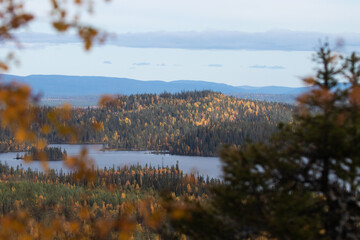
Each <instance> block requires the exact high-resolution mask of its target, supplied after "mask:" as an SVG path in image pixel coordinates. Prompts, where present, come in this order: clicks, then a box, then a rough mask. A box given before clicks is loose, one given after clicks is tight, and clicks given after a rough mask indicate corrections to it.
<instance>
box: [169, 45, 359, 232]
mask: <svg viewBox="0 0 360 240" xmlns="http://www.w3.org/2000/svg"><path fill="white" fill-rule="evenodd" d="M314 60H315V61H316V63H317V64H318V65H317V66H318V69H317V71H316V75H315V77H310V78H306V79H305V82H306V83H307V84H309V85H310V86H312V90H311V91H310V92H308V93H306V94H304V95H302V96H301V97H299V98H298V111H297V112H296V113H295V114H294V121H293V122H292V123H289V124H283V125H281V126H280V132H279V133H277V134H275V135H274V136H273V137H272V138H271V141H270V142H268V143H261V142H260V143H253V144H247V145H246V146H243V147H241V148H231V147H227V148H225V149H223V151H222V152H221V160H222V162H223V170H224V181H225V184H224V185H221V186H216V187H214V188H212V191H211V192H212V195H211V197H210V200H209V202H208V203H206V204H199V203H193V202H190V203H188V204H186V205H185V206H186V207H185V210H184V211H186V212H188V215H187V216H186V217H183V218H178V219H172V223H173V227H174V228H175V229H177V230H178V231H180V232H182V233H185V234H187V235H189V236H192V237H193V238H194V239H249V238H250V239H257V238H258V237H265V238H268V239H359V238H360V227H359V226H360V225H359V224H360V202H359V200H360V199H359V184H360V182H359V179H360V178H359V175H360V172H359V166H360V165H359V164H360V121H359V120H360V87H359V76H360V61H359V60H360V59H359V57H358V56H357V55H356V54H355V53H353V54H351V56H349V57H343V56H340V55H339V54H336V53H334V52H332V51H331V49H330V48H329V46H328V44H324V45H323V46H322V47H321V48H320V49H319V51H318V52H317V53H316V55H315V57H314ZM165 206H166V207H167V209H168V211H169V212H171V211H173V210H174V209H176V208H178V207H179V205H178V203H176V202H172V201H171V200H168V201H167V204H165ZM182 209H184V206H182ZM207 226H208V227H207ZM209 227H210V230H208V229H209Z"/></svg>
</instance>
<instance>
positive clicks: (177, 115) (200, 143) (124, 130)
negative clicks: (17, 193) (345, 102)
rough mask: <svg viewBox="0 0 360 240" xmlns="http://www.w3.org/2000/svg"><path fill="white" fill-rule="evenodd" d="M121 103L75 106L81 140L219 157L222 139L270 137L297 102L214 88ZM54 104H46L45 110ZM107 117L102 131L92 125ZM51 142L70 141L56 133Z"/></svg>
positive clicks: (125, 99)
mask: <svg viewBox="0 0 360 240" xmlns="http://www.w3.org/2000/svg"><path fill="white" fill-rule="evenodd" d="M120 102H121V103H122V104H121V107H110V106H109V107H104V108H87V109H80V108H78V109H74V118H73V119H72V124H81V125H82V126H81V129H82V131H81V132H80V137H79V142H80V143H104V146H105V147H106V148H108V149H109V150H110V149H121V150H125V149H126V150H130V149H131V150H155V151H168V152H170V153H172V154H184V155H203V156H214V155H217V151H218V149H219V147H220V146H221V145H222V144H230V145H241V144H243V143H244V142H245V141H246V140H247V139H249V140H253V141H259V140H264V139H266V138H267V137H268V136H270V135H271V134H272V133H273V132H274V131H276V127H277V124H278V123H279V122H288V121H290V120H291V115H292V111H293V106H290V105H286V104H281V103H266V102H259V101H251V100H242V99H239V98H236V97H229V96H226V95H224V94H221V93H216V92H211V91H194V92H183V93H177V94H170V93H164V94H160V95H156V94H139V95H130V96H122V97H120ZM51 109H52V108H43V111H42V114H44V115H45V114H46V112H47V111H51ZM94 121H101V122H103V125H104V129H103V131H102V132H96V131H95V130H93V129H92V128H91V127H89V126H91V124H92V123H93V122H94ZM48 139H49V141H50V142H53V143H62V142H66V140H63V139H61V138H59V137H58V136H57V135H55V134H54V133H52V134H50V135H49V136H48Z"/></svg>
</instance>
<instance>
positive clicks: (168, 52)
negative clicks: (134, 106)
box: [0, 0, 360, 87]
mask: <svg viewBox="0 0 360 240" xmlns="http://www.w3.org/2000/svg"><path fill="white" fill-rule="evenodd" d="M48 2H50V1H44V0H29V1H26V4H28V5H27V7H28V8H29V9H30V10H31V11H33V12H34V13H35V14H36V16H37V18H36V21H35V22H34V23H33V24H31V25H30V26H29V27H27V28H26V29H25V30H23V31H21V32H20V33H19V35H18V37H19V39H20V40H21V42H22V43H23V48H22V49H21V50H16V55H17V57H18V59H19V60H20V64H19V65H18V66H13V67H12V68H11V69H10V72H9V73H10V74H15V75H31V74H61V75H81V76H112V77H121V78H122V77H125V78H134V79H138V80H163V81H172V80H203V81H211V82H219V83H226V84H230V85H234V86H241V85H251V86H269V85H279V86H290V87H298V86H302V81H301V78H302V77H306V76H309V75H310V74H311V73H313V69H314V67H315V65H314V64H313V63H312V62H311V59H312V55H313V53H314V50H315V49H316V47H317V46H319V41H320V40H321V41H324V40H325V39H329V41H330V43H331V44H332V45H336V42H337V41H338V39H339V38H342V39H343V41H344V46H343V47H342V48H341V49H338V50H339V51H342V52H344V53H348V52H350V51H353V50H356V51H357V50H358V49H359V46H360V30H359V28H358V26H357V25H358V24H356V23H359V22H360V14H358V12H359V10H360V1H358V0H311V1H310V0H302V1H295V0H271V1H270V0H182V1H178V0H112V1H110V2H106V1H100V0H97V1H94V2H95V5H94V10H95V12H94V14H92V15H87V14H85V15H82V21H84V22H86V23H90V24H92V25H94V26H96V27H98V28H100V29H102V30H105V31H107V32H109V33H111V36H114V37H111V38H110V39H108V41H107V43H105V44H104V45H100V46H95V47H94V48H93V49H92V50H91V51H90V52H85V51H84V50H83V48H82V46H81V44H80V43H79V40H78V39H77V38H76V37H74V36H73V35H71V33H70V34H67V35H60V36H59V35H57V34H55V33H54V31H53V30H52V29H51V27H50V24H49V21H48V16H49V6H48V5H47V4H48ZM71 11H74V12H76V11H77V10H76V9H75V10H74V9H73V8H72V9H71ZM9 50H14V47H13V46H12V45H11V44H2V45H0V54H2V55H4V54H6V52H8V51H9Z"/></svg>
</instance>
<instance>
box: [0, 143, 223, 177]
mask: <svg viewBox="0 0 360 240" xmlns="http://www.w3.org/2000/svg"><path fill="white" fill-rule="evenodd" d="M50 146H51V147H61V149H65V150H66V152H67V154H68V155H77V154H78V153H79V152H80V150H81V149H82V148H84V147H85V148H87V149H88V153H89V156H90V157H91V159H93V160H94V162H95V163H96V165H97V167H98V168H101V169H103V168H104V167H107V168H109V167H113V166H115V167H118V166H120V167H123V166H125V165H127V166H129V165H136V164H140V165H141V166H145V165H146V164H148V165H149V166H150V165H151V166H155V167H157V166H169V167H170V166H172V165H175V164H176V162H177V161H178V162H179V168H180V169H182V170H183V171H184V173H196V174H200V175H203V176H209V177H211V178H219V177H221V163H220V159H219V158H217V157H194V156H178V155H170V154H152V153H151V152H149V151H101V150H100V149H101V148H102V145H88V144H87V145H70V144H51V145H50ZM16 154H17V152H8V153H0V162H2V163H3V164H4V163H7V164H8V165H9V166H12V167H17V166H20V167H22V168H24V169H27V168H31V169H33V170H40V171H41V170H42V167H41V163H40V162H38V161H33V162H32V163H25V162H24V161H23V160H17V159H15V157H16ZM22 154H24V153H23V152H19V155H22ZM49 166H50V168H51V169H55V170H60V169H63V170H64V171H67V170H68V169H67V168H66V167H65V166H64V165H63V162H62V161H52V162H49Z"/></svg>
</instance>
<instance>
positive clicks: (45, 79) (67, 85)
mask: <svg viewBox="0 0 360 240" xmlns="http://www.w3.org/2000/svg"><path fill="white" fill-rule="evenodd" d="M1 79H2V80H3V81H5V82H9V81H11V80H16V81H18V82H22V83H27V84H29V85H30V86H31V87H32V89H33V91H34V92H35V93H39V92H40V93H42V94H43V95H44V96H45V97H56V96H61V97H64V96H91V95H102V94H123V95H130V94H137V93H156V94H159V93H163V92H165V91H166V92H169V93H175V92H181V91H194V90H212V91H217V92H222V93H224V94H235V93H249V94H288V95H298V94H301V93H303V92H305V91H307V90H308V88H307V87H298V88H291V87H280V86H267V87H251V86H231V85H227V84H224V83H214V82H206V81H192V80H177V81H171V82H165V81H140V80H135V79H129V78H116V77H97V76H66V75H29V76H24V77H23V76H16V75H7V74H3V75H1Z"/></svg>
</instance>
